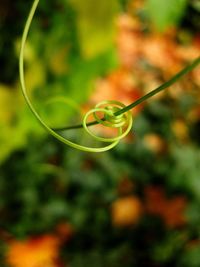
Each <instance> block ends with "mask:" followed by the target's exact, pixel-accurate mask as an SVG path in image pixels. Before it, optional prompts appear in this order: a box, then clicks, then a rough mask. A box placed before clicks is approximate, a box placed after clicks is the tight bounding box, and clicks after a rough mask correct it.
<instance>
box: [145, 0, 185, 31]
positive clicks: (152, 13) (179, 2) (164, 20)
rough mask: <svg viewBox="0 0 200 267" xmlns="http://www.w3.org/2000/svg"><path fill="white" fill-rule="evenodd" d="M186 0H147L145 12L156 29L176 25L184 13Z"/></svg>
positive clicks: (161, 29)
mask: <svg viewBox="0 0 200 267" xmlns="http://www.w3.org/2000/svg"><path fill="white" fill-rule="evenodd" d="M186 6H187V0H176V1H174V0H168V1H161V0H147V6H146V8H147V12H148V15H149V17H150V19H151V20H152V22H153V24H155V26H156V28H157V30H158V31H164V30H165V29H167V28H168V27H170V26H174V25H177V24H178V23H179V22H180V20H181V18H182V17H183V15H184V12H185V9H186Z"/></svg>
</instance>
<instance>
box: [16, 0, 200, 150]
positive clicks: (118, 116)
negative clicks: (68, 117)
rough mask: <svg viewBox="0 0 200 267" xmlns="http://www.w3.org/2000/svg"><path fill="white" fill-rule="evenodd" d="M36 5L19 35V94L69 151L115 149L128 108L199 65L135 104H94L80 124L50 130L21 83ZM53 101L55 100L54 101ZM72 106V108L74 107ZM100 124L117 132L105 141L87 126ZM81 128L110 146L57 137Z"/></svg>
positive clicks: (126, 126) (128, 122)
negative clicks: (20, 38) (20, 36)
mask: <svg viewBox="0 0 200 267" xmlns="http://www.w3.org/2000/svg"><path fill="white" fill-rule="evenodd" d="M38 4H39V0H34V1H33V5H32V7H31V10H30V13H29V15H28V18H27V21H26V24H25V28H24V31H23V35H22V41H21V49H20V56H19V73H20V82H21V88H22V93H23V95H24V98H25V101H26V103H27V104H28V106H29V108H30V110H31V111H32V113H33V115H34V116H35V117H36V118H37V120H38V121H39V122H40V124H41V125H42V126H43V127H44V128H45V130H47V131H48V133H50V134H51V135H53V136H54V137H55V138H57V139H58V140H59V141H61V142H63V143H64V144H66V145H68V146H71V147H72V148H76V149H79V150H82V151H86V152H104V151H107V150H109V149H111V148H113V147H114V146H116V145H117V144H118V143H119V141H120V140H121V139H122V138H124V137H125V136H126V135H127V134H128V133H129V131H130V130H131V128H132V124H133V119H132V114H131V112H130V109H132V108H134V107H135V106H136V105H139V104H140V103H142V102H143V101H145V100H147V99H148V98H150V97H152V96H153V95H155V94H157V93H159V92H160V91H162V90H164V89H165V88H167V87H169V86H170V85H172V84H173V83H175V82H176V81H177V80H178V79H180V78H181V77H182V76H183V75H185V74H186V73H188V72H189V71H191V70H192V69H194V68H195V67H196V66H197V65H198V64H199V63H200V57H198V58H197V59H196V60H194V61H193V62H192V64H191V65H189V66H187V67H186V68H184V69H183V70H181V71H180V72H179V73H177V74H176V75H175V76H174V77H172V78H171V79H170V80H169V81H167V82H166V83H164V84H162V85H161V86H159V87H158V88H156V89H155V90H153V91H151V92H150V93H148V94H147V95H145V96H143V97H141V98H140V99H138V100H137V101H135V102H133V103H132V104H130V105H128V106H125V105H124V104H122V103H121V102H118V101H115V100H105V101H102V102H101V103H99V104H97V105H96V106H95V107H94V108H93V109H91V110H89V111H88V112H87V113H86V114H85V116H84V117H83V122H82V124H78V125H72V126H67V127H63V128H56V129H55V128H51V127H49V126H48V125H47V124H46V123H45V121H44V120H43V119H42V118H41V117H40V115H39V114H38V113H37V111H36V110H35V108H34V106H33V105H32V103H31V101H30V99H29V97H28V94H27V89H26V84H25V78H24V50H25V44H26V40H27V36H28V33H29V29H30V26H31V22H32V20H33V16H34V14H35V11H36V8H37V6H38ZM55 100H56V99H55ZM57 100H58V101H63V102H65V103H66V104H69V103H70V102H69V101H65V100H63V98H58V99H57ZM74 107H75V106H74ZM99 113H101V114H103V116H101V117H100V116H99V115H98V114H99ZM90 116H93V119H94V120H93V121H91V122H87V120H88V118H89V117H90ZM96 124H99V125H102V126H104V127H107V128H113V129H117V135H116V136H115V137H112V138H105V137H101V136H98V135H97V134H96V133H94V132H92V131H91V130H90V129H89V127H90V126H93V125H96ZM79 128H83V129H85V131H86V132H87V133H88V134H89V135H90V136H91V137H92V138H94V139H95V140H97V141H100V142H105V143H110V144H109V145H106V146H104V147H97V148H96V147H87V146H83V145H80V144H77V143H74V142H72V141H70V140H68V139H66V138H64V137H63V136H61V135H60V134H58V132H59V131H63V130H70V129H79Z"/></svg>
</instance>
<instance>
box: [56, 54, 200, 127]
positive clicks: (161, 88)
mask: <svg viewBox="0 0 200 267" xmlns="http://www.w3.org/2000/svg"><path fill="white" fill-rule="evenodd" d="M199 63H200V57H198V58H196V59H195V60H194V61H193V62H192V63H191V64H190V65H188V66H186V67H185V68H184V69H182V70H181V71H180V72H178V73H177V74H176V75H175V76H173V77H172V78H171V79H170V80H168V81H167V82H165V83H163V84H162V85H160V86H159V87H157V88H156V89H154V90H152V91H151V92H149V93H148V94H146V95H144V96H142V97H141V98H139V99H138V100H136V101H135V102H133V103H131V104H130V105H128V106H126V107H125V108H122V109H120V110H119V111H117V112H116V113H114V115H116V116H118V115H121V114H123V113H125V112H127V111H129V110H130V109H132V108H134V107H136V106H137V105H139V104H141V103H142V102H144V101H145V100H147V99H148V98H150V97H152V96H154V95H156V94H157V93H159V92H161V91H162V90H164V89H166V88H168V87H169V86H171V85H172V84H174V83H175V82H176V81H178V80H179V79H180V78H181V77H183V76H184V75H185V74H187V73H188V72H190V71H191V70H193V69H194V68H195V67H196V66H197V65H198V64H199ZM103 120H105V119H103ZM96 124H98V122H97V121H92V122H89V123H87V126H92V125H96ZM80 128H83V125H82V124H77V125H72V126H66V127H63V128H54V130H55V131H65V130H71V129H80Z"/></svg>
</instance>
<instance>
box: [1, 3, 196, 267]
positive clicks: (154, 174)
mask: <svg viewBox="0 0 200 267" xmlns="http://www.w3.org/2000/svg"><path fill="white" fill-rule="evenodd" d="M161 2H162V3H161ZM30 5H31V1H27V2H24V1H21V0H18V1H15V2H13V1H1V2H0V29H1V36H0V64H1V75H0V263H1V267H4V265H5V266H10V267H27V265H26V260H29V266H28V267H36V266H38V265H41V264H43V266H44V265H45V264H46V266H52V267H62V266H69V267H70V266H71V267H79V266H87V267H89V266H97V267H98V266H101V267H106V266H109V267H118V266H124V267H130V266H132V267H134V266H141V267H143V266H145V267H158V266H159V267H161V266H162V267H165V266H177V267H197V266H200V254H199V244H200V243H199V240H200V224H199V221H200V215H199V205H200V180H199V173H200V149H199V145H200V134H199V132H200V116H199V114H200V110H199V101H200V95H199V86H200V80H199V77H200V75H199V68H198V69H196V70H194V71H193V72H192V73H190V74H189V75H187V77H184V78H183V79H182V80H181V81H179V82H178V83H177V84H176V85H174V86H172V88H169V89H168V90H167V91H166V92H165V93H162V94H159V95H158V96H156V97H154V98H153V99H152V100H150V101H149V102H148V103H145V104H143V105H141V106H140V107H137V108H135V109H134V110H133V116H134V126H133V130H132V132H131V134H130V136H129V137H128V138H127V139H126V140H125V141H124V142H122V143H121V144H119V145H118V146H117V147H116V148H115V149H113V150H111V151H109V152H106V153H101V154H89V153H82V152H80V151H76V150H73V149H71V148H69V147H66V146H63V145H62V144H61V143H59V142H57V141H56V140H54V139H53V138H52V137H50V136H48V135H47V134H46V133H45V132H44V131H43V129H42V128H41V126H40V125H38V123H37V121H35V118H34V117H33V116H32V114H31V113H30V111H29V110H28V107H27V106H26V105H25V103H24V100H23V97H22V95H21V91H20V85H19V81H18V73H17V57H18V52H19V44H20V35H21V32H22V28H23V25H24V22H25V18H26V16H27V12H28V10H29V8H30ZM158 10H159V12H158ZM198 17H199V5H198V1H176V3H174V2H173V4H172V3H171V1H167V2H165V1H156V0H149V1H142V0H134V1H131V0H128V1H127V0H119V1H114V0H112V1H107V0H103V1H100V2H99V3H94V1H92V0H87V1H85V3H84V4H83V2H82V1H80V0H65V1H64V0H56V1H55V0H54V1H53V0H49V1H48V3H47V2H45V1H41V2H40V5H39V8H38V11H37V13H36V16H35V19H34V21H33V25H32V27H31V32H30V35H29V39H28V43H27V48H26V54H25V63H26V82H27V85H28V88H29V94H30V96H31V99H32V100H33V102H34V105H35V106H36V108H37V110H39V112H40V113H41V115H42V116H43V117H44V118H45V119H46V120H47V121H48V123H49V124H51V125H52V126H63V125H65V124H68V123H77V121H78V122H79V117H80V114H79V113H80V112H82V110H83V111H85V110H86V109H87V108H88V107H89V106H91V105H93V103H96V102H97V101H100V100H103V99H107V98H108V99H118V100H121V101H122V102H124V103H125V104H128V103H130V102H133V101H134V100H135V99H137V98H138V97H140V96H141V95H143V94H145V93H147V92H148V91H150V90H152V89H154V88H155V87H156V86H158V85H160V84H161V83H162V82H164V81H165V80H167V79H168V78H169V77H171V76H172V75H173V74H174V73H176V72H177V71H178V70H179V69H181V68H182V67H183V66H185V64H187V62H190V61H191V60H192V59H193V58H195V57H196V56H197V55H199V51H200V45H199V44H200V41H199V35H198V34H197V33H198V31H199V20H198ZM149 21H151V23H150V24H149ZM152 25H153V26H152ZM171 26H173V27H174V29H171ZM156 29H157V30H156ZM158 30H159V31H163V33H162V34H161V33H158V32H157V31H158ZM63 98H64V99H65V100H66V103H69V105H67V106H68V108H66V104H65V103H63V102H62V101H61V102H60V103H59V101H60V100H59V99H63ZM52 99H54V100H55V99H57V102H56V101H55V102H51V101H52ZM54 100H53V101H54ZM71 103H72V104H71ZM77 106H78V108H77ZM71 118H72V119H71ZM105 134H106V133H105ZM68 135H70V138H72V139H73V140H76V141H77V142H79V141H80V139H84V136H82V130H78V131H77V132H75V133H74V131H72V132H69V133H68ZM83 141H84V140H83ZM16 255H17V256H16ZM30 259H31V260H30ZM41 262H42V263H41ZM30 264H32V265H30ZM46 266H44V267H46Z"/></svg>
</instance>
